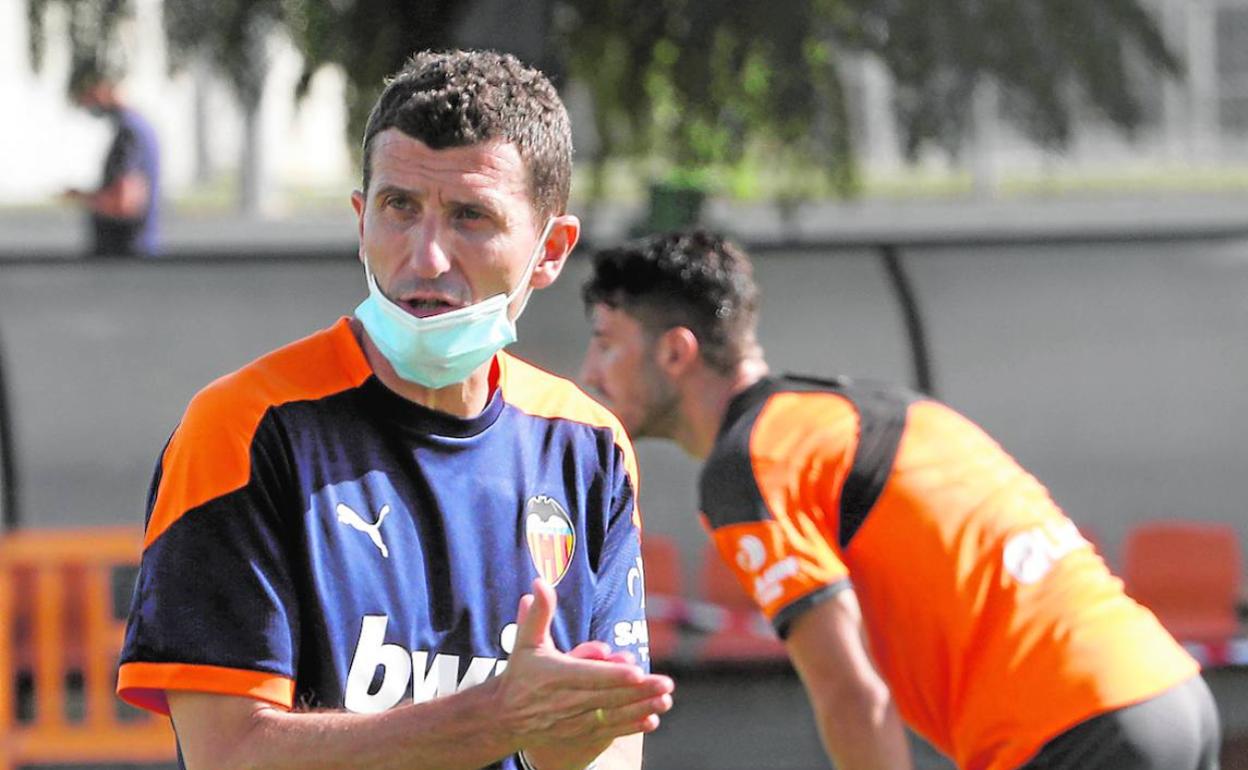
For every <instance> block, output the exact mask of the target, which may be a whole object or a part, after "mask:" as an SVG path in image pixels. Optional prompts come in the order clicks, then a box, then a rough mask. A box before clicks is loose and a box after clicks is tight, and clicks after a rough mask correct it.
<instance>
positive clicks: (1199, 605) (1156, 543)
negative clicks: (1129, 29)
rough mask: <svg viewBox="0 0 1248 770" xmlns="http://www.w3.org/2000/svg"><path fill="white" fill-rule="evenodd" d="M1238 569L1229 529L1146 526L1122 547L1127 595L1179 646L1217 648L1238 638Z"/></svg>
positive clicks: (1185, 524) (1194, 524) (1164, 524)
mask: <svg viewBox="0 0 1248 770" xmlns="http://www.w3.org/2000/svg"><path fill="white" fill-rule="evenodd" d="M1241 563H1242V557H1241V553H1240V542H1239V536H1238V534H1237V533H1236V531H1235V528H1234V527H1232V526H1231V525H1229V524H1212V523H1200V522H1183V521H1158V522H1149V523H1145V524H1140V525H1137V526H1136V527H1134V528H1133V529H1132V530H1131V531H1129V532H1128V534H1127V538H1126V542H1125V543H1124V545H1123V579H1124V581H1125V583H1126V587H1127V592H1128V593H1129V594H1131V596H1132V597H1134V598H1135V599H1136V601H1138V602H1140V603H1141V604H1143V605H1145V606H1146V607H1148V608H1149V609H1151V610H1152V611H1153V612H1154V613H1156V615H1157V617H1158V619H1159V620H1161V622H1162V623H1163V624H1164V625H1165V626H1166V628H1167V629H1169V631H1170V633H1172V634H1174V635H1175V637H1176V638H1178V639H1179V640H1180V641H1182V642H1196V643H1206V644H1222V643H1225V642H1226V641H1227V640H1229V639H1231V638H1232V637H1234V636H1236V635H1237V634H1238V633H1239V631H1240V626H1239V619H1238V617H1237V614H1236V609H1237V606H1238V604H1239V602H1240V599H1241V595H1240V589H1241V585H1242V575H1243V573H1242V567H1241Z"/></svg>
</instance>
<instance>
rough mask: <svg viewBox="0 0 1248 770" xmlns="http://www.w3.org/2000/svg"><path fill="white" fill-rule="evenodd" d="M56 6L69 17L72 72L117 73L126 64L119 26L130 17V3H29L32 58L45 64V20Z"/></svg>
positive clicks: (69, 0) (37, 63) (126, 0)
mask: <svg viewBox="0 0 1248 770" xmlns="http://www.w3.org/2000/svg"><path fill="white" fill-rule="evenodd" d="M53 5H56V6H60V7H62V8H63V9H64V10H65V12H66V14H67V16H68V33H69V52H70V69H71V71H72V72H75V73H78V72H84V71H88V72H93V73H97V74H109V75H114V74H116V73H117V72H118V71H119V70H120V69H121V68H122V67H123V66H124V64H125V62H124V61H123V60H122V56H123V50H122V46H121V45H120V42H119V40H118V36H117V32H118V27H119V26H120V25H121V23H122V22H123V21H125V20H126V19H128V18H130V16H131V5H130V0H26V16H27V20H28V22H29V25H30V39H29V40H28V41H27V42H28V45H29V53H30V59H31V61H32V62H33V63H34V64H35V66H36V67H38V66H41V65H42V64H43V52H44V43H45V41H46V39H47V35H46V30H45V29H44V19H45V17H46V15H47V11H48V9H49V8H50V7H52V6H53Z"/></svg>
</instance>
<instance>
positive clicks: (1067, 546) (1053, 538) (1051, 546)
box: [1001, 520, 1091, 585]
mask: <svg viewBox="0 0 1248 770" xmlns="http://www.w3.org/2000/svg"><path fill="white" fill-rule="evenodd" d="M1090 545H1091V544H1090V543H1088V541H1087V540H1086V539H1085V538H1084V536H1083V535H1081V534H1079V528H1078V527H1076V526H1075V524H1074V522H1072V521H1069V520H1066V521H1061V522H1047V523H1045V524H1041V525H1040V526H1038V527H1032V528H1030V529H1024V530H1022V531H1021V532H1015V533H1014V534H1013V535H1010V538H1009V539H1008V540H1006V541H1005V548H1004V549H1003V550H1002V553H1001V559H1002V561H1003V562H1004V564H1005V570H1006V572H1009V573H1010V574H1011V575H1013V576H1014V579H1015V580H1017V581H1018V582H1020V583H1022V584H1023V585H1030V584H1032V583H1036V582H1038V581H1040V580H1041V579H1043V578H1044V576H1045V575H1047V574H1049V570H1051V569H1053V565H1055V564H1057V563H1058V562H1059V561H1061V559H1062V558H1063V557H1064V556H1066V554H1068V553H1070V552H1071V551H1074V550H1076V549H1078V548H1082V547H1084V546H1090Z"/></svg>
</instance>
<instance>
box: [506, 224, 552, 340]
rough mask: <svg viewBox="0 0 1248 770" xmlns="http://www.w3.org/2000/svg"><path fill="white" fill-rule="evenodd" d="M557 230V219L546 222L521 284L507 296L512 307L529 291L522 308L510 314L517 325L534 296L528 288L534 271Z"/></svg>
mask: <svg viewBox="0 0 1248 770" xmlns="http://www.w3.org/2000/svg"><path fill="white" fill-rule="evenodd" d="M554 228H555V218H554V217H553V216H552V217H550V218H548V219H547V220H546V224H545V225H543V226H542V234H541V236H540V237H539V238H538V239H537V246H536V247H535V248H534V249H533V255H532V256H530V257H529V264H528V265H527V266H526V267H525V268H524V277H523V278H521V279H520V283H519V284H518V285H517V286H516V288H515V289H513V290H512V291H511V292H510V293H509V294H508V295H507V305H508V307H510V306H511V303H512V301H513V300H514V299H515V297H516V295H517V294H519V293H520V292H522V291H524V290H525V289H528V290H529V291H528V293H527V294H525V295H524V299H523V300H522V301H521V302H520V307H519V308H517V309H516V314H515V315H514V316H513V315H511V313H510V312H509V313H508V314H507V317H508V319H509V320H510V321H511V322H512V323H515V322H516V319H517V318H519V317H520V314H521V313H523V312H524V308H525V306H527V305H528V304H529V297H532V296H533V289H532V288H530V287H529V286H528V283H529V281H530V280H532V279H533V271H534V270H536V269H537V265H538V263H540V262H541V261H542V259H541V258H542V257H544V256H545V255H546V241H547V240H548V239H549V238H550V234H551V232H552V231H553V230H554Z"/></svg>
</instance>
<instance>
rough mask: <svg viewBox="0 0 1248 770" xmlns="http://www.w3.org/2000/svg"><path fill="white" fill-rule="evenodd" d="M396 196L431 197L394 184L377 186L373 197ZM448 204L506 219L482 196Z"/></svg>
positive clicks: (458, 199) (486, 197) (489, 200)
mask: <svg viewBox="0 0 1248 770" xmlns="http://www.w3.org/2000/svg"><path fill="white" fill-rule="evenodd" d="M395 194H397V195H405V196H407V197H409V198H413V199H415V200H418V201H423V200H424V199H426V198H428V197H429V195H428V193H426V192H424V191H423V190H415V189H410V188H407V187H402V186H400V185H397V184H394V183H392V182H386V183H383V184H379V185H377V187H376V189H375V190H374V191H373V196H372V197H373V199H374V200H377V199H380V198H382V197H384V196H386V195H395ZM447 203H448V204H449V205H452V206H469V207H472V208H477V209H481V210H482V211H484V212H486V213H488V214H489V215H490V216H492V217H495V218H497V219H502V218H504V216H503V212H502V210H501V209H500V208H498V207H497V206H496V205H495V204H494V201H493V200H491V199H490V198H489V197H488V196H480V197H475V198H451V199H450V200H449V201H447Z"/></svg>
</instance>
